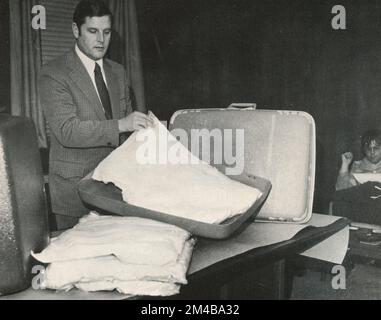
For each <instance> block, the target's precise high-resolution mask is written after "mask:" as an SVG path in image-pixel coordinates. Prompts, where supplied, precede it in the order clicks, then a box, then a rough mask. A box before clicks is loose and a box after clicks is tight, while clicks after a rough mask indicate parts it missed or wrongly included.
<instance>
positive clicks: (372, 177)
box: [353, 172, 381, 184]
mask: <svg viewBox="0 0 381 320" xmlns="http://www.w3.org/2000/svg"><path fill="white" fill-rule="evenodd" d="M353 176H354V177H355V179H356V180H357V181H358V182H359V183H361V184H362V183H366V182H369V181H374V182H380V183H381V173H369V172H363V173H353Z"/></svg>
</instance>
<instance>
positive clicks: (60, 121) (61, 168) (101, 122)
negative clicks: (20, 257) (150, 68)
mask: <svg viewBox="0 0 381 320" xmlns="http://www.w3.org/2000/svg"><path fill="white" fill-rule="evenodd" d="M111 28H112V14H111V12H110V11H109V9H108V8H107V6H106V5H105V4H104V3H103V2H102V1H101V0H82V1H81V2H80V3H79V4H78V5H77V7H76V9H75V13H74V17H73V25H72V29H73V34H74V37H75V39H76V45H75V48H74V49H73V50H72V51H70V52H69V53H67V54H66V55H64V56H62V57H60V58H58V59H56V60H54V61H52V62H50V63H49V64H47V65H46V66H45V67H44V68H43V70H42V72H41V77H40V81H39V89H40V97H41V104H42V107H43V110H44V114H45V117H46V119H47V122H48V126H49V129H50V130H51V132H50V154H49V189H50V197H51V203H52V211H53V213H54V214H55V216H56V222H57V229H58V230H60V229H66V228H70V227H72V226H74V225H75V224H76V223H77V222H78V220H79V218H80V217H81V216H83V215H85V214H87V213H88V212H89V209H88V208H86V206H85V205H84V204H83V203H82V201H81V200H80V198H79V195H78V186H77V184H78V182H79V181H80V180H81V179H82V178H83V177H84V176H86V175H87V174H88V173H89V172H91V171H92V170H94V169H95V168H96V166H97V165H98V164H99V162H100V161H102V160H103V159H104V158H105V157H106V156H107V155H108V154H109V153H110V152H111V151H112V150H113V149H114V148H115V147H117V146H118V145H119V141H120V140H119V136H120V134H121V133H124V132H131V131H134V130H138V129H141V128H146V127H147V126H149V125H150V124H151V120H150V118H149V117H148V116H147V115H145V114H144V113H140V112H133V111H132V108H131V103H130V97H129V82H128V79H127V76H126V72H125V70H124V68H123V67H122V66H121V65H119V64H117V63H115V62H113V61H110V60H108V59H105V58H104V56H105V54H106V52H107V49H108V47H109V43H110V40H111Z"/></svg>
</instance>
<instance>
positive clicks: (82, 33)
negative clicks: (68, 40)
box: [73, 16, 111, 60]
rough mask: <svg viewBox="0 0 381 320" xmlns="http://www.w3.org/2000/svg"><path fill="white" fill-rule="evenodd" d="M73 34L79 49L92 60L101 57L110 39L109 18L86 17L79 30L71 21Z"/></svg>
mask: <svg viewBox="0 0 381 320" xmlns="http://www.w3.org/2000/svg"><path fill="white" fill-rule="evenodd" d="M73 34H74V37H75V38H76V39H77V45H78V47H79V49H80V50H81V51H82V52H83V53H84V54H85V55H87V56H88V57H89V58H90V59H92V60H99V59H102V58H103V57H104V56H105V54H106V52H107V49H108V46H109V44H110V40H111V18H110V17H109V16H103V17H92V18H90V17H86V20H85V23H84V24H82V25H81V30H79V29H78V27H77V25H76V24H75V23H73Z"/></svg>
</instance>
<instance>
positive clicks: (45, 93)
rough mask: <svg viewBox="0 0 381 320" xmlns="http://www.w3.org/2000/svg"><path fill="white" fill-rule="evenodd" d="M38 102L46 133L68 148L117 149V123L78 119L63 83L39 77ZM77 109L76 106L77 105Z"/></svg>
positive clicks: (68, 92) (71, 98)
mask: <svg viewBox="0 0 381 320" xmlns="http://www.w3.org/2000/svg"><path fill="white" fill-rule="evenodd" d="M39 90H40V101H41V105H42V108H43V110H44V113H45V117H46V120H47V122H48V124H49V127H50V130H51V131H52V133H53V134H54V135H55V137H56V138H57V140H58V141H59V142H60V143H61V144H62V145H63V146H65V147H69V148H92V147H103V146H118V144H119V128H118V120H116V119H113V120H86V121H83V120H81V119H79V117H78V115H77V107H78V106H76V105H75V103H74V100H73V97H72V94H71V92H70V90H69V88H68V87H67V85H66V84H65V82H64V81H63V80H60V79H57V78H56V77H53V76H51V75H47V74H42V75H41V77H40V81H39ZM79 107H80V106H79Z"/></svg>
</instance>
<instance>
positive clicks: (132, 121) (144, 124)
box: [118, 111, 154, 132]
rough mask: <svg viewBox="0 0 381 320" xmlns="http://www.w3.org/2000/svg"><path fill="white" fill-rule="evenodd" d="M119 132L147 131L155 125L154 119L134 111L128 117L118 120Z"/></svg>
mask: <svg viewBox="0 0 381 320" xmlns="http://www.w3.org/2000/svg"><path fill="white" fill-rule="evenodd" d="M118 125H119V132H128V131H135V130H140V129H146V128H148V127H152V126H153V125H154V123H153V121H152V119H151V118H150V117H149V116H148V115H146V114H144V113H141V112H138V111H134V112H133V113H131V114H129V115H128V116H127V117H125V118H122V119H119V120H118Z"/></svg>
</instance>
